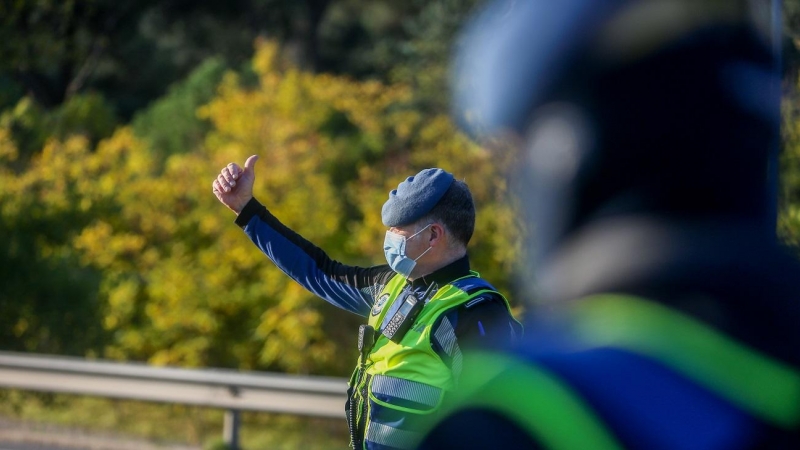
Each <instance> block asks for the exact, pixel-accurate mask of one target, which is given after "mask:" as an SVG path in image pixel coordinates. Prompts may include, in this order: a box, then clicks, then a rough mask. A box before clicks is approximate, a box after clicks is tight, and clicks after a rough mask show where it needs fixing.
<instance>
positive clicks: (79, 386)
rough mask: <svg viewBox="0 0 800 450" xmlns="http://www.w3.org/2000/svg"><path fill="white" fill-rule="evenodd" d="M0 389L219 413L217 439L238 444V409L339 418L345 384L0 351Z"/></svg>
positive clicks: (332, 380) (233, 445)
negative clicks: (219, 436)
mask: <svg viewBox="0 0 800 450" xmlns="http://www.w3.org/2000/svg"><path fill="white" fill-rule="evenodd" d="M0 386H2V387H8V388H14V389H21V390H28V391H40V392H59V393H70V394H82V395H90V396H99V397H109V398H119V399H130V400H143V401H152V402H164V403H178V404H186V405H197V406H206V407H210V408H220V409H225V410H226V414H225V426H224V427H223V438H224V440H225V443H226V444H227V445H228V446H229V448H231V449H238V446H239V438H238V435H239V411H242V410H248V411H264V412H276V413H286V414H295V415H306V416H315V417H336V418H344V402H345V399H346V392H347V380H345V379H342V378H332V377H319V376H298V375H285V374H275V373H268V372H238V371H234V370H226V369H182V368H172V367H155V366H149V365H146V364H140V363H120V362H109V361H90V360H84V359H80V358H69V357H63V356H44V355H30V354H20V353H10V352H0Z"/></svg>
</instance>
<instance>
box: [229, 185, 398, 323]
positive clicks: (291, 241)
mask: <svg viewBox="0 0 800 450" xmlns="http://www.w3.org/2000/svg"><path fill="white" fill-rule="evenodd" d="M236 224H237V225H238V226H240V227H241V228H242V229H243V230H244V232H245V233H246V234H247V236H248V237H249V238H250V240H251V241H253V243H254V244H255V245H256V246H257V247H258V248H259V249H260V250H261V251H262V252H264V254H265V255H267V257H268V258H269V259H270V260H272V262H273V263H275V265H276V266H277V267H278V268H279V269H281V270H282V271H283V272H284V273H285V274H286V275H288V276H289V277H290V278H292V279H293V280H295V281H296V282H298V283H300V285H302V286H303V287H304V288H306V289H308V290H309V291H310V292H311V293H313V294H315V295H317V296H319V297H321V298H322V299H324V300H325V301H327V302H328V303H331V304H332V305H334V306H337V307H339V308H342V309H344V310H346V311H350V312H353V313H355V314H358V315H361V316H365V317H366V316H367V315H368V314H369V311H370V309H371V308H372V304H373V302H374V299H375V297H377V295H378V294H379V293H380V292H381V291H382V290H383V287H384V286H385V284H386V283H387V282H388V281H389V279H391V277H392V276H393V275H394V272H393V271H392V270H391V268H390V267H389V266H388V265H382V266H373V267H357V266H349V265H346V264H342V263H340V262H338V261H335V260H333V259H331V258H330V257H329V256H328V255H327V254H326V253H325V252H324V251H323V250H322V249H320V248H319V247H317V246H315V245H314V244H312V243H311V242H309V241H308V240H306V239H305V238H303V237H302V236H300V235H299V234H297V233H295V232H294V231H292V230H291V229H289V228H288V227H287V226H285V225H284V224H282V223H281V222H280V221H279V220H278V219H277V218H276V217H275V216H273V215H272V214H271V213H270V212H269V211H268V210H267V208H266V207H264V206H263V205H262V204H261V203H259V202H258V200H256V199H255V198H253V199H251V200H250V202H248V203H247V205H245V207H244V208H243V209H242V211H241V212H240V213H239V215H238V216H237V218H236Z"/></svg>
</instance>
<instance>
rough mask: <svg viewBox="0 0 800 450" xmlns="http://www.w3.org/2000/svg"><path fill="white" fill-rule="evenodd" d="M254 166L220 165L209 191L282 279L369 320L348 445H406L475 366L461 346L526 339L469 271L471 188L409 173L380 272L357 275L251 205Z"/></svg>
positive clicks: (393, 206)
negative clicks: (467, 363)
mask: <svg viewBox="0 0 800 450" xmlns="http://www.w3.org/2000/svg"><path fill="white" fill-rule="evenodd" d="M257 159H258V157H257V156H255V155H254V156H251V157H250V158H248V159H247V161H245V164H244V167H240V166H239V165H238V164H235V163H230V164H228V165H227V166H226V167H224V168H223V169H222V171H221V173H220V174H219V175H218V176H217V178H216V179H215V180H214V181H213V183H212V184H213V186H212V188H213V192H214V194H215V195H216V196H217V198H218V199H219V201H220V202H222V203H223V204H224V205H226V206H227V207H228V208H230V209H231V210H232V211H233V212H235V213H236V214H237V217H236V224H237V225H239V226H240V227H242V228H243V229H244V232H245V233H246V234H247V235H248V237H250V239H251V240H252V241H253V243H254V244H255V245H256V246H257V247H258V248H259V249H261V250H262V251H263V252H264V253H265V254H266V255H267V257H269V258H270V259H271V260H272V261H273V262H274V263H275V265H276V266H278V268H280V269H281V270H282V271H283V272H284V273H286V274H287V275H288V276H289V277H291V278H292V279H294V280H295V281H297V282H298V283H300V284H301V285H302V286H303V287H305V288H306V289H308V290H309V291H310V292H312V293H314V294H316V295H318V296H319V297H321V298H323V299H324V300H326V301H328V302H329V303H331V304H333V305H335V306H337V307H339V308H342V309H344V310H346V311H350V312H353V313H355V314H358V315H360V316H363V317H366V318H367V319H368V323H367V324H366V325H362V326H361V327H360V329H359V336H358V345H359V351H360V356H359V361H358V367H357V368H356V370H355V371H354V373H353V376H352V377H351V379H350V389H349V391H348V402H347V405H346V412H347V421H348V425H349V427H350V437H351V442H350V445H351V447H352V448H357V449H362V448H364V449H391V448H412V447H413V446H414V445H415V444H416V443H417V442H419V438H420V431H421V430H422V429H423V428H424V426H425V424H426V423H427V422H428V421H429V419H430V417H431V416H432V415H433V414H435V413H436V411H437V410H438V408H439V406H440V405H441V402H442V398H443V397H444V396H445V394H446V393H447V392H448V391H450V390H452V389H453V387H455V386H456V384H457V383H458V379H459V376H460V375H461V372H462V370H464V371H469V370H471V368H470V367H464V366H463V364H462V360H463V353H462V350H463V352H468V350H467V348H468V347H470V346H483V345H486V346H494V345H498V344H508V343H510V342H511V340H513V339H514V338H515V337H516V336H517V335H518V334H521V325H520V324H519V323H518V322H517V321H516V320H515V319H514V318H513V316H512V314H511V311H510V309H509V304H508V302H507V300H506V299H505V297H503V295H502V294H500V293H499V292H498V291H497V290H496V289H495V288H494V287H492V286H491V285H490V284H489V283H488V282H487V281H485V280H483V279H482V278H480V274H478V273H477V272H475V271H472V270H471V269H470V262H469V257H468V256H467V244H468V243H469V241H470V239H471V238H472V234H473V231H474V228H475V205H474V203H473V200H472V194H471V193H470V190H469V187H468V186H467V184H466V183H465V182H463V181H460V180H457V179H455V177H454V176H453V174H451V173H449V172H447V171H445V170H443V169H438V168H430V169H425V170H422V171H421V172H419V173H418V174H417V175H415V176H411V177H408V178H407V179H406V180H405V181H403V182H401V183H400V184H399V185H398V187H397V189H395V190H392V191H391V192H390V193H389V198H388V200H386V202H385V203H384V205H383V208H382V210H381V219H382V221H383V224H384V225H385V226H386V227H387V228H388V230H387V231H386V236H385V239H384V245H383V249H384V255H385V257H386V261H387V264H383V265H379V266H373V267H356V266H350V265H346V264H343V263H340V262H338V261H335V260H333V259H331V258H330V257H329V256H328V255H327V254H326V253H325V252H324V251H323V250H322V249H320V248H318V247H316V246H315V245H313V244H312V243H311V242H309V241H307V240H306V239H304V238H303V237H302V236H300V235H298V234H297V233H295V232H294V231H292V230H290V229H289V228H287V227H286V226H285V225H283V224H282V223H281V222H280V221H279V220H278V219H277V218H276V217H275V216H273V215H272V214H271V213H270V212H269V211H268V210H267V208H266V207H264V206H263V205H262V204H261V203H259V202H258V200H256V199H255V198H254V197H253V182H254V181H255V163H256V161H257Z"/></svg>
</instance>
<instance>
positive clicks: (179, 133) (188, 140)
mask: <svg viewBox="0 0 800 450" xmlns="http://www.w3.org/2000/svg"><path fill="white" fill-rule="evenodd" d="M225 70H226V67H225V63H224V62H223V61H222V60H221V59H219V58H211V59H209V60H207V61H205V62H204V63H203V64H201V65H200V66H199V67H198V68H197V69H195V70H194V71H193V72H192V73H191V74H190V75H189V77H188V78H187V79H186V80H185V81H183V82H181V83H178V84H176V85H174V86H173V87H172V88H170V90H169V92H168V93H167V95H165V96H164V97H162V98H160V99H159V100H157V101H156V102H155V103H154V104H153V105H151V106H150V107H148V108H147V109H145V110H144V111H141V112H139V113H138V114H137V115H136V117H135V118H134V120H133V123H132V125H133V130H134V131H135V132H136V135H137V136H139V137H140V138H142V139H145V140H147V141H148V142H149V144H150V149H151V151H153V152H154V153H155V154H156V155H158V156H159V158H161V159H163V158H166V157H167V156H170V155H176V154H179V153H186V152H190V151H192V150H194V149H196V148H197V147H199V146H200V145H201V144H202V142H203V140H204V139H205V135H206V133H207V132H208V131H209V130H210V128H211V127H210V125H209V123H208V122H207V121H204V120H201V119H200V118H199V117H197V112H196V111H197V108H199V107H200V106H202V105H204V104H206V103H208V102H209V101H210V100H211V99H212V98H213V96H214V94H215V88H216V86H217V84H218V83H219V81H220V80H221V79H222V74H223V73H224V71H225Z"/></svg>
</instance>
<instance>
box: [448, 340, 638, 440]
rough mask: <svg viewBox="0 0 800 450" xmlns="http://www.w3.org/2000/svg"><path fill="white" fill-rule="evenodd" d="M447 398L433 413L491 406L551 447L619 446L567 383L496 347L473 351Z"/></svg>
mask: <svg viewBox="0 0 800 450" xmlns="http://www.w3.org/2000/svg"><path fill="white" fill-rule="evenodd" d="M466 359H467V361H469V364H470V367H480V368H482V369H484V370H480V371H477V372H476V371H472V372H469V373H465V374H464V376H463V378H462V383H461V384H460V385H459V389H457V390H456V391H454V392H453V394H452V397H451V398H452V400H451V401H448V402H447V403H446V405H445V406H444V407H443V409H442V414H441V416H439V418H440V419H441V418H444V417H447V416H449V415H450V414H452V413H454V412H456V411H457V410H466V409H471V408H475V409H485V410H490V411H495V412H498V413H500V414H501V415H503V416H504V417H507V418H508V419H509V420H511V421H513V422H514V423H515V424H516V425H517V426H518V427H520V428H522V429H524V430H528V432H529V433H531V434H532V435H533V436H534V437H535V439H536V441H538V442H540V443H541V444H542V445H543V446H544V447H545V448H548V449H552V450H574V449H596V450H618V449H621V448H622V446H621V445H619V444H618V443H617V441H616V439H615V438H614V437H613V436H612V435H611V434H610V433H609V432H608V431H607V430H606V429H605V427H604V425H603V424H602V422H601V421H600V420H598V418H597V417H596V415H595V414H594V412H593V411H592V410H591V408H589V407H588V406H587V405H585V404H584V402H583V400H582V399H581V398H580V397H579V396H578V395H576V394H575V393H573V391H572V389H571V388H570V387H569V386H568V385H566V384H565V383H562V382H561V381H560V380H559V379H558V378H557V377H555V376H553V375H551V374H550V373H548V372H547V371H545V370H543V369H542V368H540V367H536V366H533V365H530V364H526V363H524V362H521V361H517V360H515V359H513V358H511V357H509V356H505V355H502V354H499V353H484V352H473V353H471V354H470V355H468V356H467V357H466Z"/></svg>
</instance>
